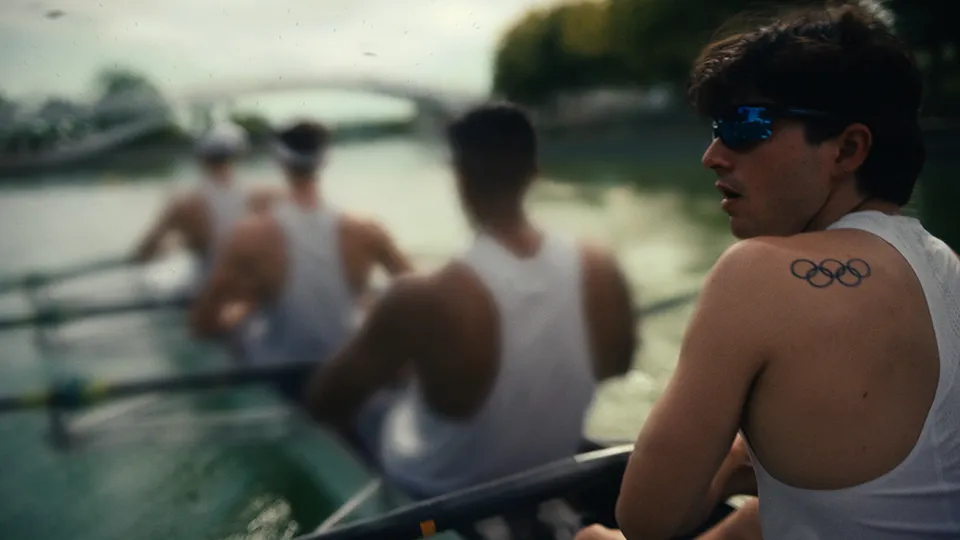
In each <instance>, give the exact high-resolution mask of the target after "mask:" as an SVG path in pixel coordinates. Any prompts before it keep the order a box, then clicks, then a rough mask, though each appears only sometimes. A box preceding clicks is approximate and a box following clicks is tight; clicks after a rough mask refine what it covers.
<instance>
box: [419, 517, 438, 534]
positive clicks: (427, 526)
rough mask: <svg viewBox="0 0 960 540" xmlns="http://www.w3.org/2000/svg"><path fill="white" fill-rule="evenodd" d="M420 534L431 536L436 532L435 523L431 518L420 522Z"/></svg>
mask: <svg viewBox="0 0 960 540" xmlns="http://www.w3.org/2000/svg"><path fill="white" fill-rule="evenodd" d="M420 534H422V535H424V536H433V535H435V534H437V523H436V522H435V521H433V520H432V519H428V520H427V521H421V522H420Z"/></svg>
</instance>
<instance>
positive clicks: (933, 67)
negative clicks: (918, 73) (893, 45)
mask: <svg viewBox="0 0 960 540" xmlns="http://www.w3.org/2000/svg"><path fill="white" fill-rule="evenodd" d="M888 5H889V7H890V8H891V9H892V10H893V11H894V12H895V13H896V23H895V26H896V28H897V31H898V33H899V34H900V35H901V36H902V37H903V38H904V39H905V40H906V41H908V42H909V43H910V44H911V46H912V47H913V49H914V51H916V53H917V60H918V62H919V64H920V66H921V68H922V69H923V72H924V76H925V79H926V80H925V82H926V91H927V95H926V99H925V104H924V108H925V111H926V112H928V113H932V114H942V113H951V114H958V113H960V32H958V31H957V29H956V21H957V20H958V17H960V3H958V2H957V1H956V0H890V1H889V2H888Z"/></svg>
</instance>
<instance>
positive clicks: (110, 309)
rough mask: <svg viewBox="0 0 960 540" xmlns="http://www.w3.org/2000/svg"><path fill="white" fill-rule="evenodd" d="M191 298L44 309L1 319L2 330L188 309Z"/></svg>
mask: <svg viewBox="0 0 960 540" xmlns="http://www.w3.org/2000/svg"><path fill="white" fill-rule="evenodd" d="M189 302H190V298H189V297H188V296H186V295H178V296H174V297H171V298H164V299H145V300H137V301H134V302H112V303H104V304H99V305H88V306H57V307H43V308H40V309H39V310H38V311H37V312H36V313H29V314H24V315H19V316H14V317H10V318H6V319H0V330H10V329H13V328H21V327H24V326H55V325H58V324H62V323H65V322H68V321H72V320H75V319H83V318H90V317H103V316H107V315H118V314H121V313H130V312H136V311H148V310H154V309H167V308H177V307H187V306H188V305H189Z"/></svg>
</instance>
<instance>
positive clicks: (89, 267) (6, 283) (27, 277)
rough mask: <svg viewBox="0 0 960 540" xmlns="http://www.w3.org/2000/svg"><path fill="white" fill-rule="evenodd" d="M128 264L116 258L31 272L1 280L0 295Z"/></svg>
mask: <svg viewBox="0 0 960 540" xmlns="http://www.w3.org/2000/svg"><path fill="white" fill-rule="evenodd" d="M127 264H129V260H128V259H126V258H124V257H114V258H110V259H103V260H100V261H91V262H88V263H82V264H79V265H77V266H73V267H71V268H64V269H60V270H51V271H49V272H31V273H26V274H21V275H19V276H12V277H5V278H0V293H5V292H10V291H12V290H16V289H36V288H38V287H43V286H44V285H46V284H48V283H51V282H54V281H63V280H67V279H74V278H79V277H83V276H85V275H88V274H94V273H96V272H103V271H106V270H114V269H117V268H121V267H123V266H126V265H127Z"/></svg>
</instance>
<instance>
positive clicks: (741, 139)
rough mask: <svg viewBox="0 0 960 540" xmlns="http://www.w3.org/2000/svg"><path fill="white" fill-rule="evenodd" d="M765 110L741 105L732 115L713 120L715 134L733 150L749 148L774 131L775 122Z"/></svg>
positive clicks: (765, 138)
mask: <svg viewBox="0 0 960 540" xmlns="http://www.w3.org/2000/svg"><path fill="white" fill-rule="evenodd" d="M764 112H765V111H764V110H763V109H762V108H760V107H740V108H739V109H737V111H736V113H735V114H733V115H731V116H730V117H728V118H720V119H718V120H715V121H714V122H713V136H714V137H716V138H718V139H720V142H722V143H723V145H724V146H726V147H727V148H729V149H731V150H735V151H744V150H748V149H750V148H752V147H754V146H756V145H757V144H759V143H761V142H763V141H765V140H767V139H769V138H770V135H771V134H772V133H773V122H772V121H771V120H770V119H769V118H768V117H767V116H766V115H764Z"/></svg>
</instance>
